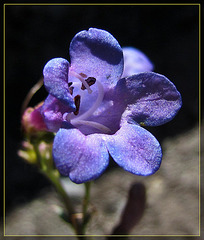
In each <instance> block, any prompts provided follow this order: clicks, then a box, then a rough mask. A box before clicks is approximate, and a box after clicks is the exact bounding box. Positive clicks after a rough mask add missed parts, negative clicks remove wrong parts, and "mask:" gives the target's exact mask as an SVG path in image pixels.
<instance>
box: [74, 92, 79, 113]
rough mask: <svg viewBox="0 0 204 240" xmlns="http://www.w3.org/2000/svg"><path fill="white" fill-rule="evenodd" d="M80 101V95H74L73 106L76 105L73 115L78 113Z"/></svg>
mask: <svg viewBox="0 0 204 240" xmlns="http://www.w3.org/2000/svg"><path fill="white" fill-rule="evenodd" d="M80 101H81V96H80V95H76V96H75V97H74V103H75V106H76V111H75V112H74V115H78V113H79V107H80Z"/></svg>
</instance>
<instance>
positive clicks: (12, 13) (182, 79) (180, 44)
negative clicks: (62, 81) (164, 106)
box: [5, 5, 199, 210]
mask: <svg viewBox="0 0 204 240" xmlns="http://www.w3.org/2000/svg"><path fill="white" fill-rule="evenodd" d="M198 13H199V12H198V6H196V5H192V6H191V5H189V6H187V5H182V6H176V5H174V6H170V5H163V6H162V5H161V6H150V5H143V6H138V5H135V6H133V5H129V6H119V5H117V6H107V5H106V6H100V5H97V6H93V5H92V6H81V5H77V6H34V5H28V6H8V5H7V6H6V7H5V27H6V28H5V33H6V35H5V40H6V41H5V43H6V49H5V50H6V79H5V90H6V95H5V97H6V101H5V104H6V207H7V210H11V209H12V207H14V206H16V205H17V204H23V203H25V202H27V201H29V200H30V199H32V198H33V197H35V196H36V195H37V194H38V193H39V191H40V189H42V188H43V187H45V186H47V185H48V184H49V183H48V181H47V180H46V179H44V177H43V176H41V175H40V174H39V173H38V171H37V170H36V169H35V168H34V167H32V166H30V165H28V164H26V163H25V162H24V161H23V160H22V159H21V158H19V157H18V156H17V151H18V149H19V148H20V146H21V141H22V140H23V135H22V133H21V129H20V118H21V116H20V110H21V105H22V102H23V100H24V98H25V96H26V94H27V92H28V91H29V89H30V88H31V87H32V86H33V85H34V84H35V83H36V82H37V81H38V80H39V79H40V77H41V76H42V69H43V67H44V65H45V63H46V62H47V61H48V60H50V59H51V58H54V57H63V58H66V59H68V60H69V50H68V49H69V43H70V41H71V39H72V38H73V36H74V35H75V34H76V33H77V32H79V31H81V30H85V29H88V28H90V27H96V28H101V29H104V30H107V31H109V32H110V33H111V34H112V35H113V36H114V37H115V38H116V39H117V40H118V42H119V43H120V45H121V46H134V47H136V48H139V49H140V50H141V51H143V52H144V53H145V54H146V55H147V56H148V57H149V58H150V59H151V60H152V62H153V63H154V65H155V69H154V71H155V72H158V73H161V74H163V75H165V76H166V77H168V78H169V79H170V80H171V81H172V82H173V83H174V84H175V85H176V87H177V89H178V90H179V91H180V93H181V95H182V98H183V107H182V109H181V110H180V112H179V114H178V115H177V116H176V118H175V119H174V120H173V121H171V122H169V123H168V124H165V125H163V126H160V127H156V128H151V129H150V131H151V132H152V133H153V134H154V135H155V136H156V137H157V139H158V140H159V141H160V142H161V144H162V140H163V139H164V138H166V137H172V136H175V135H176V134H182V133H184V132H185V131H187V130H188V129H190V128H192V127H194V126H195V125H197V124H198V81H199V80H198V76H199V75H198V74H199V71H198V70H199V69H198V60H199V59H198V53H199V49H198V47H199V37H198V36H199V35H198V32H199V25H198V22H199V18H198ZM46 95H47V93H46V91H45V90H44V88H42V89H41V90H40V91H39V92H38V93H37V94H36V96H35V97H34V98H33V100H32V101H31V105H34V104H36V103H38V102H39V101H41V100H43V99H44V98H45V97H46Z"/></svg>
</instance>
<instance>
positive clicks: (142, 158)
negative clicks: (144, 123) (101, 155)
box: [106, 124, 162, 176]
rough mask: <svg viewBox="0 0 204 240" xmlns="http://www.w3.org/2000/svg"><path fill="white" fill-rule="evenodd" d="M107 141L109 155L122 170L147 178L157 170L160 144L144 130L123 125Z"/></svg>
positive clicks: (159, 158)
mask: <svg viewBox="0 0 204 240" xmlns="http://www.w3.org/2000/svg"><path fill="white" fill-rule="evenodd" d="M107 139H108V140H107V143H106V144H107V147H108V151H109V153H110V155H111V156H112V157H113V159H114V160H115V162H116V163H117V164H118V165H119V166H121V167H122V168H123V169H124V170H126V171H128V172H131V173H133V174H137V175H143V176H147V175H151V174H153V173H155V172H156V171H157V170H158V169H159V167H160V164H161V159H162V151H161V147H160V144H159V142H158V141H157V140H156V138H155V137H154V136H153V135H152V134H151V133H150V132H148V131H147V130H145V129H144V128H142V127H140V126H138V125H135V124H125V125H123V126H122V127H121V128H120V130H118V131H117V132H116V133H115V134H114V135H112V136H109V137H107Z"/></svg>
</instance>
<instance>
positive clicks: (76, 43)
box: [70, 28, 123, 85]
mask: <svg viewBox="0 0 204 240" xmlns="http://www.w3.org/2000/svg"><path fill="white" fill-rule="evenodd" d="M70 57H71V69H73V71H75V72H77V73H78V74H80V73H83V74H86V75H87V77H95V78H96V79H97V80H100V81H101V82H103V83H104V84H107V85H112V84H113V85H115V84H116V82H117V81H118V79H119V78H120V77H121V75H122V72H123V52H122V48H121V47H120V45H119V43H118V42H117V40H116V39H115V38H114V37H113V36H112V35H111V34H110V33H109V32H107V31H104V30H100V29H96V28H90V29H89V30H88V31H86V30H84V31H81V32H79V33H78V34H76V35H75V37H74V38H73V39H72V42H71V44H70Z"/></svg>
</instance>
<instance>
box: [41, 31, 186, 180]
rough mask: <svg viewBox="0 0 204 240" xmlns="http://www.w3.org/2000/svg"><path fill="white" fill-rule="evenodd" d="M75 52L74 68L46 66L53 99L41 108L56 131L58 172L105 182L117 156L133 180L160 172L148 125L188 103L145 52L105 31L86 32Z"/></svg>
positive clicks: (58, 63) (59, 63)
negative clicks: (103, 177)
mask: <svg viewBox="0 0 204 240" xmlns="http://www.w3.org/2000/svg"><path fill="white" fill-rule="evenodd" d="M69 52H70V63H69V62H68V61H67V60H66V59H64V58H54V59H51V60H50V61H49V62H48V63H47V64H46V65H45V67H44V70H43V75H44V85H45V88H46V90H47V91H48V93H49V95H48V97H47V98H46V100H45V101H44V104H43V105H42V106H40V108H39V109H40V112H41V115H42V118H43V121H44V122H45V125H46V127H47V130H48V131H50V132H55V133H56V135H55V138H54V143H53V152H52V154H53V159H54V162H55V165H56V167H57V169H58V170H59V172H60V173H61V174H62V175H63V176H69V178H70V179H71V180H72V181H73V182H75V183H84V182H87V181H90V180H93V179H96V178H97V177H99V176H100V175H101V174H102V173H103V172H104V170H105V169H106V168H107V166H108V164H109V159H110V156H111V157H112V158H113V160H114V161H115V162H116V163H117V164H118V165H119V166H121V167H122V168H123V169H124V170H126V171H129V172H131V173H133V174H137V175H143V176H147V175H151V174H153V173H155V172H156V171H157V170H158V169H159V167H160V164H161V160H162V150H161V146H160V144H159V142H158V141H157V140H156V138H155V137H154V136H153V135H152V134H151V133H150V132H149V131H147V130H146V129H145V128H144V126H159V125H161V124H164V123H166V122H168V121H170V120H172V119H173V118H174V116H175V115H176V114H177V112H178V111H179V109H180V107H181V105H182V101H181V96H180V93H179V92H178V91H177V89H176V87H175V86H174V84H173V83H172V82H171V81H170V80H168V79H167V78H166V77H165V76H163V75H160V74H158V73H154V72H151V71H152V69H153V65H152V64H151V62H150V61H149V60H148V58H147V57H146V56H145V55H144V54H143V53H141V52H140V51H138V50H136V49H133V48H124V49H122V48H121V47H120V45H119V43H118V42H117V40H116V39H115V38H114V37H113V36H112V35H111V34H110V33H109V32H107V31H104V30H100V29H96V28H90V29H89V30H88V31H85V30H84V31H81V32H79V33H78V34H76V35H75V36H74V38H73V39H72V41H71V44H70V48H69ZM124 61H125V62H124Z"/></svg>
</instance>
